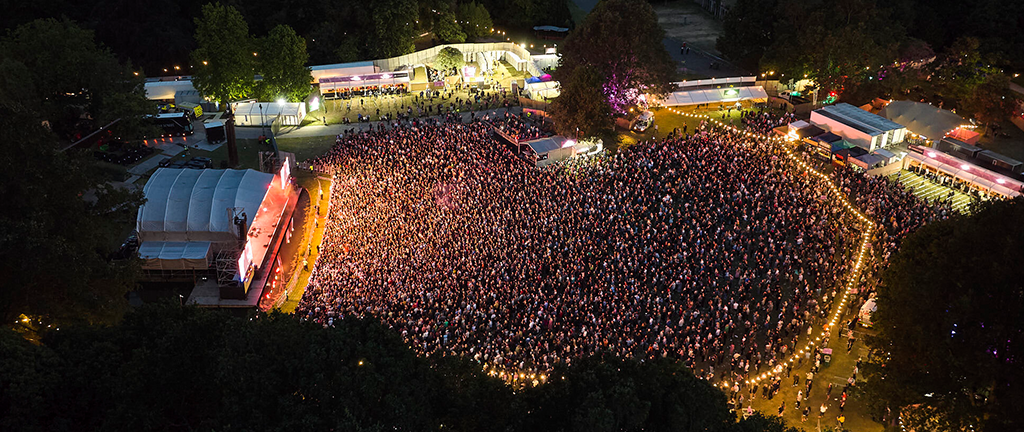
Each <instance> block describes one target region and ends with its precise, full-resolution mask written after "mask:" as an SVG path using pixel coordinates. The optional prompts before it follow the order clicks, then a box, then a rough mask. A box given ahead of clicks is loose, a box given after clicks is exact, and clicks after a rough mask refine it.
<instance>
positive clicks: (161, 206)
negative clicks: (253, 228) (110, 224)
mask: <svg viewBox="0 0 1024 432" xmlns="http://www.w3.org/2000/svg"><path fill="white" fill-rule="evenodd" d="M273 179H274V175H273V174H268V173H262V172H259V171H254V170H244V171H243V170H214V169H206V170H194V169H171V168H159V169H157V170H156V172H155V173H153V176H152V177H150V179H149V182H147V183H146V187H145V188H144V189H143V193H144V194H145V196H146V204H145V205H143V206H142V207H140V208H139V215H138V218H137V219H136V229H137V230H138V231H139V239H140V240H141V241H143V242H147V241H170V242H196V241H198V242H202V241H206V242H227V241H236V240H237V239H238V236H237V234H236V228H235V226H234V223H233V216H232V214H233V213H232V212H237V213H241V212H245V214H246V215H247V216H248V223H250V224H251V223H252V220H253V218H255V216H256V212H257V211H258V210H259V208H260V204H261V203H262V202H263V197H264V196H266V194H267V189H268V188H269V187H270V182H271V181H272V180H273ZM246 230H248V226H247V227H246Z"/></svg>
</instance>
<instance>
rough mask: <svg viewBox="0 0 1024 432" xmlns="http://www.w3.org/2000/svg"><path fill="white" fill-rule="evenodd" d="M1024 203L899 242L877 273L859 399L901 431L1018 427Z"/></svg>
mask: <svg viewBox="0 0 1024 432" xmlns="http://www.w3.org/2000/svg"><path fill="white" fill-rule="evenodd" d="M1021 220H1024V198H1017V199H1014V200H1012V201H999V202H990V203H988V204H986V205H984V206H982V207H981V208H979V209H977V210H976V211H975V212H974V213H973V214H971V215H969V216H960V217H956V218H952V219H948V220H945V221H941V222H936V223H933V224H929V225H927V226H925V227H922V228H921V229H919V230H918V231H917V232H915V233H914V234H912V235H910V236H909V237H907V239H906V240H905V241H904V242H903V244H902V247H901V248H900V251H899V252H898V253H897V254H896V255H895V256H894V257H893V258H892V260H891V264H890V265H889V267H888V269H887V270H886V271H885V272H884V273H883V275H882V284H881V285H880V287H879V290H878V312H877V322H878V325H877V328H878V335H877V337H874V338H869V339H868V346H869V347H870V348H871V355H870V357H869V359H868V360H869V362H868V364H867V365H866V367H865V368H864V369H865V373H866V377H867V383H866V386H865V391H866V392H867V396H868V397H867V400H869V401H873V402H875V403H876V409H877V410H879V412H880V413H881V412H886V411H887V410H888V412H890V413H891V415H889V416H888V418H889V420H890V422H892V421H894V418H895V416H897V415H900V416H901V417H902V420H903V423H904V424H905V425H906V427H907V429H910V428H913V429H916V430H977V431H1003V430H1020V429H1021V428H1022V427H1024V425H1022V422H1021V416H1020V413H1021V409H1022V405H1021V403H1022V402H1021V401H1022V400H1024V370H1022V369H1021V367H1020V364H1019V363H1020V359H1021V358H1024V337H1022V335H1024V321H1022V320H1021V319H1020V316H1021V312H1022V311H1024V285H1022V284H1021V278H1022V276H1024V271H1022V267H1021V266H1020V264H1019V263H1021V262H1022V260H1024V226H1022V225H1021V223H1020V221H1021Z"/></svg>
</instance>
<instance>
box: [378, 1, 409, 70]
mask: <svg viewBox="0 0 1024 432" xmlns="http://www.w3.org/2000/svg"><path fill="white" fill-rule="evenodd" d="M370 11H371V12H370V17H371V18H370V20H371V22H372V24H371V25H370V26H369V28H368V30H369V31H370V32H371V33H370V34H371V36H370V40H369V41H368V42H369V46H370V51H369V54H370V55H372V56H374V58H387V57H395V56H400V55H402V54H408V53H411V52H412V51H413V48H414V47H413V43H412V39H413V37H415V36H416V29H415V24H416V3H415V1H413V0H378V1H374V2H372V3H371V4H370Z"/></svg>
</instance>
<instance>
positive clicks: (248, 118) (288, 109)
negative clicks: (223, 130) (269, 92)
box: [231, 102, 306, 126]
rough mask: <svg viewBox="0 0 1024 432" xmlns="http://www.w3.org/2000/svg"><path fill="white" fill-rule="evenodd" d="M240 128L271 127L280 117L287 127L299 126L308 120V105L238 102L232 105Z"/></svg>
mask: <svg viewBox="0 0 1024 432" xmlns="http://www.w3.org/2000/svg"><path fill="white" fill-rule="evenodd" d="M231 109H232V110H234V111H235V124H236V125H238V126H260V124H261V123H262V124H263V125H264V126H270V125H271V123H274V120H276V119H277V117H278V116H280V117H281V124H282V125H285V126H298V125H299V123H302V119H304V118H306V104H305V103H302V102H285V103H277V102H238V103H233V104H231Z"/></svg>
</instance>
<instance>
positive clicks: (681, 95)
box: [663, 86, 768, 106]
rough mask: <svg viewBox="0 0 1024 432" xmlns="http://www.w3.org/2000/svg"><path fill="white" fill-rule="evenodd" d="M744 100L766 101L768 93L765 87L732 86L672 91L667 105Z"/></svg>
mask: <svg viewBox="0 0 1024 432" xmlns="http://www.w3.org/2000/svg"><path fill="white" fill-rule="evenodd" d="M744 100H754V101H762V102H763V101H765V100H768V93H766V92H765V91H764V87H761V86H757V87H730V88H720V89H710V90H688V91H677V92H674V93H670V94H669V95H668V97H666V98H665V101H664V103H663V104H664V105H665V106H687V105H698V104H718V103H727V102H728V103H732V102H739V101H744Z"/></svg>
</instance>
